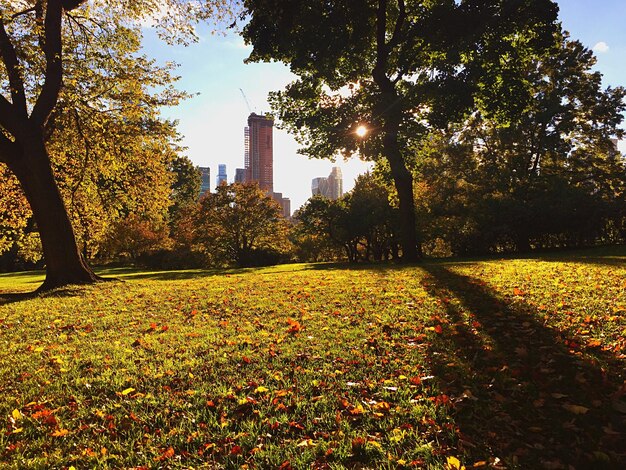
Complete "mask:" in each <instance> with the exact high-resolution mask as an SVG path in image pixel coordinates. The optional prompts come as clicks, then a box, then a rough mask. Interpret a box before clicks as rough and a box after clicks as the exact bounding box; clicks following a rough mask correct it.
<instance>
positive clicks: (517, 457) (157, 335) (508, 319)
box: [0, 249, 626, 469]
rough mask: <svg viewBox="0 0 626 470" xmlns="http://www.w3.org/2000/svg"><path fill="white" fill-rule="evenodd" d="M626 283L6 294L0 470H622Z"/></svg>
mask: <svg viewBox="0 0 626 470" xmlns="http://www.w3.org/2000/svg"><path fill="white" fill-rule="evenodd" d="M624 261H626V251H624V250H623V249H622V250H621V251H619V250H618V251H617V252H616V251H611V252H610V253H597V252H581V253H579V254H576V253H574V254H564V255H550V257H548V258H545V259H524V260H515V259H511V260H478V261H472V262H439V263H424V264H422V265H417V266H407V267H396V266H387V265H381V266H359V267H357V268H350V267H346V266H340V265H287V266H277V267H273V268H267V269H248V270H233V271H220V272H218V271H176V272H145V271H138V270H130V269H127V270H120V269H118V270H113V271H109V272H106V273H104V274H107V275H113V276H115V277H118V278H120V279H123V280H124V281H125V282H113V283H104V284H99V285H96V286H90V287H78V288H72V289H67V290H62V291H57V292H55V293H52V294H50V295H46V296H39V297H30V298H26V297H24V296H21V297H20V296H15V295H13V296H4V297H2V296H1V294H0V299H1V298H4V301H2V300H0V344H1V349H0V376H1V377H2V380H1V381H0V397H1V398H0V424H1V426H2V429H1V430H0V467H2V468H9V469H11V468H42V469H43V468H70V467H72V466H73V467H75V468H76V469H82V468H106V467H110V468H250V469H252V468H282V469H289V468H333V469H339V468H372V469H378V468H433V469H435V468H447V469H459V468H461V466H462V465H464V466H465V467H466V468H472V467H476V468H479V467H486V468H516V467H519V468H554V469H556V468H568V465H571V466H573V467H574V468H623V466H624V465H625V464H626V456H625V454H624V449H626V441H625V434H624V431H625V428H626V421H625V419H626V414H625V413H626V400H625V398H624V395H626V386H625V382H624V379H625V377H624V370H625V367H624V366H625V362H626V361H625V360H624V359H625V349H626V340H625V338H626V322H625V321H624V313H625V312H626V263H624ZM41 279H42V278H41V274H39V273H19V274H10V275H8V274H4V275H0V293H2V292H5V293H6V292H12V293H19V292H28V291H32V290H34V288H36V286H37V283H38V282H40V281H41Z"/></svg>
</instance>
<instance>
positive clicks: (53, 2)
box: [30, 0, 63, 126]
mask: <svg viewBox="0 0 626 470" xmlns="http://www.w3.org/2000/svg"><path fill="white" fill-rule="evenodd" d="M62 13H63V6H62V5H61V0H48V5H47V8H46V17H45V19H44V35H45V43H44V45H43V49H44V52H45V55H46V74H45V77H46V78H45V81H44V84H43V87H42V89H41V93H40V94H39V98H37V102H36V103H35V107H34V108H33V112H32V114H31V116H30V119H31V121H32V122H33V123H34V124H35V125H37V126H43V125H44V124H45V123H46V121H47V120H48V116H50V113H51V112H52V110H53V109H54V106H55V105H56V103H57V100H58V98H59V93H60V91H61V85H62V83H63V60H62V53H63V48H62V42H61V18H62Z"/></svg>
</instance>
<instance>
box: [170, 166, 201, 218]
mask: <svg viewBox="0 0 626 470" xmlns="http://www.w3.org/2000/svg"><path fill="white" fill-rule="evenodd" d="M170 171H171V172H172V173H173V174H174V181H173V182H172V196H171V200H172V205H171V207H170V220H171V221H172V222H174V221H175V220H176V219H178V217H180V215H181V214H182V211H184V210H185V208H187V207H189V206H191V205H193V204H195V203H196V202H197V200H198V195H199V194H200V188H201V186H202V175H201V173H200V170H199V169H198V167H197V166H195V165H194V164H193V162H192V161H191V160H189V158H188V157H185V156H180V155H176V156H175V157H174V159H173V160H172V162H171V163H170Z"/></svg>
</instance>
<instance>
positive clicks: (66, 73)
mask: <svg viewBox="0 0 626 470" xmlns="http://www.w3.org/2000/svg"><path fill="white" fill-rule="evenodd" d="M230 5H231V3H230V2H227V1H225V0H215V1H207V2H193V1H182V0H168V1H166V2H156V1H153V0H143V1H137V2H130V3H129V2H125V1H114V2H104V1H93V2H85V1H81V0H65V1H62V0H48V1H43V0H15V1H11V2H8V3H4V4H3V5H2V6H0V59H1V60H2V65H3V67H2V68H0V84H1V88H2V93H1V96H0V130H1V132H0V163H4V164H6V165H7V166H8V168H9V170H10V171H11V172H12V173H13V174H14V175H15V176H16V177H17V179H18V181H19V182H20V186H21V189H22V190H23V192H24V194H25V196H26V199H27V200H28V202H29V205H30V206H31V209H32V211H33V216H34V219H35V221H36V224H37V229H38V231H39V233H40V236H41V241H42V245H43V251H44V257H45V261H46V270H47V276H46V281H45V283H44V285H43V286H42V287H43V288H51V287H55V286H58V285H63V284H67V283H78V282H93V281H95V280H97V276H95V275H94V274H93V272H91V270H90V269H89V268H88V267H87V265H86V263H85V260H84V259H83V256H82V255H81V253H80V252H79V250H78V245H77V242H76V237H75V233H74V230H73V227H72V223H71V219H70V217H69V216H68V212H67V209H66V206H65V204H64V201H63V198H62V194H61V192H62V191H61V192H60V191H59V187H58V185H57V179H56V178H55V173H54V171H53V165H52V163H51V146H52V145H53V143H52V140H51V139H53V138H54V137H53V136H54V133H55V130H59V129H61V128H62V129H63V130H64V131H66V132H67V131H71V132H73V133H74V137H73V138H74V139H75V140H76V141H78V140H82V142H83V144H84V143H85V142H90V141H91V139H90V138H91V137H93V134H89V132H92V131H93V132H100V134H101V135H102V134H103V130H105V129H106V131H109V130H110V131H111V134H110V135H109V136H108V137H110V139H109V141H108V143H107V145H108V146H109V147H110V148H109V150H110V149H113V148H114V149H115V150H116V151H117V152H118V154H119V152H122V153H123V152H129V153H130V152H131V151H136V150H137V149H138V148H139V147H140V148H141V152H143V153H144V154H149V153H151V152H152V154H153V155H154V153H155V152H157V153H158V152H160V151H161V150H163V148H161V149H159V150H157V149H156V148H155V147H154V143H155V141H154V140H152V141H151V143H148V142H147V140H150V139H151V137H150V136H152V137H154V135H155V134H158V133H160V134H161V135H165V134H167V133H168V132H170V131H167V130H166V129H165V127H167V125H165V127H163V123H162V122H161V123H159V122H158V119H155V118H154V115H152V116H150V113H154V110H155V107H156V106H158V105H160V104H163V103H162V102H161V103H159V98H156V96H157V95H152V96H150V98H149V100H148V101H146V100H144V99H143V98H144V97H148V96H149V94H146V88H147V87H152V86H159V87H164V92H163V94H162V95H161V96H162V98H161V99H162V100H165V101H168V102H170V103H171V102H172V100H175V99H176V98H175V96H174V95H172V94H171V91H172V90H171V89H169V88H168V87H167V84H168V83H169V82H170V75H169V72H168V70H167V68H158V67H155V66H154V64H153V63H151V62H150V61H149V60H147V59H145V58H141V57H139V56H138V55H137V54H136V51H137V49H138V47H139V43H140V37H141V36H140V31H139V28H140V23H139V22H140V21H142V20H143V21H145V20H147V19H149V18H153V19H154V21H155V23H156V24H157V25H158V27H159V31H160V33H161V34H162V35H163V36H164V37H165V38H166V39H168V40H170V41H175V40H180V41H185V40H190V39H193V36H194V31H193V26H192V25H193V23H194V22H196V21H199V20H204V19H207V18H209V17H211V18H213V19H216V20H218V21H219V20H223V19H224V16H223V15H225V14H227V13H228V11H229V9H230ZM163 12H167V14H163ZM98 88H99V91H100V93H98V94H95V95H94V94H90V93H92V92H95V91H96V90H97V89H98ZM72 90H74V93H72ZM89 98H91V101H89ZM150 100H152V101H150ZM120 102H123V103H124V109H123V110H122V109H116V108H115V103H120ZM61 110H63V112H62V111H61ZM72 110H74V111H77V112H76V113H72V112H71V111H72ZM55 111H56V112H55ZM68 111H69V114H68ZM76 116H80V117H81V118H82V119H83V122H79V121H74V122H73V121H72V119H73V118H75V117H76ZM96 116H97V117H96ZM87 117H88V121H86V119H87ZM116 119H118V120H117V121H116ZM62 121H64V122H62ZM87 122H89V125H93V126H95V127H94V128H92V129H90V128H89V127H88V126H87V125H86V123H87ZM133 125H134V126H137V127H136V128H135V129H139V128H141V130H142V132H141V135H145V138H143V139H130V140H126V141H125V138H127V137H128V134H125V132H126V129H127V128H128V127H132V126H133ZM61 126H62V127H61ZM159 126H161V128H160V129H158V130H157V128H158V127H159ZM155 131H156V132H155ZM129 134H132V132H130V133H129ZM138 135H139V134H137V133H136V132H135V136H138ZM170 135H171V132H170ZM68 142H69V138H68ZM112 142H115V145H113V144H112ZM162 142H163V141H162ZM150 146H153V148H152V150H150ZM157 147H158V145H157ZM97 150H98V149H96V148H91V149H86V150H85V152H84V155H83V156H84V161H83V163H84V162H85V161H94V160H92V159H91V158H90V157H89V156H88V154H91V155H92V157H93V156H95V155H96V152H97ZM66 156H67V155H66ZM74 157H75V155H72V158H74ZM68 161H69V160H68ZM72 163H73V162H72ZM81 167H82V168H83V169H86V168H88V165H84V164H83V165H81V166H79V168H81ZM56 170H57V177H58V174H64V172H65V171H66V170H68V165H67V164H66V165H61V166H59V167H57V168H56ZM130 174H132V172H131V173H130ZM79 180H83V177H82V176H80V177H79ZM129 192H131V191H129Z"/></svg>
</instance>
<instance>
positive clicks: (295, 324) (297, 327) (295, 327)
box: [287, 318, 302, 334]
mask: <svg viewBox="0 0 626 470" xmlns="http://www.w3.org/2000/svg"><path fill="white" fill-rule="evenodd" d="M287 323H288V324H289V325H290V326H289V328H288V329H287V333H290V334H296V333H298V332H299V331H301V330H302V325H301V324H300V322H299V321H296V320H292V319H291V318H288V319H287Z"/></svg>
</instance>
